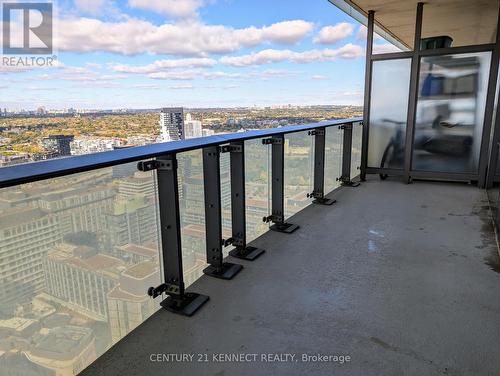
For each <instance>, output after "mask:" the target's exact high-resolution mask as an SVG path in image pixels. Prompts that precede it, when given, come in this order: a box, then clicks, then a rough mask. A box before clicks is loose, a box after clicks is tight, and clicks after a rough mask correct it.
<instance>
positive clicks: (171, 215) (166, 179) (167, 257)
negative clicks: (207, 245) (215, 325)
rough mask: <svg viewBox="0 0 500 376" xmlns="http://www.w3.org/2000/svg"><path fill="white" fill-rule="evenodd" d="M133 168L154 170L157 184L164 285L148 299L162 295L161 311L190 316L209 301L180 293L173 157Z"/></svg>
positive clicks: (177, 195) (154, 289) (180, 273)
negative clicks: (163, 297) (165, 296)
mask: <svg viewBox="0 0 500 376" xmlns="http://www.w3.org/2000/svg"><path fill="white" fill-rule="evenodd" d="M137 167H138V169H139V170H141V171H150V170H153V169H156V176H157V181H158V202H159V214H160V233H161V252H162V261H163V276H164V283H162V284H161V285H159V286H158V287H150V288H149V289H148V295H149V296H151V297H153V298H156V297H157V296H159V295H161V294H163V293H165V294H167V295H169V296H168V297H167V298H166V299H164V300H163V301H162V302H161V303H160V304H161V306H162V307H163V308H165V309H167V310H168V311H171V312H174V313H178V314H181V315H185V316H191V315H193V314H194V313H195V312H196V311H197V310H198V309H199V308H200V307H201V306H202V305H203V304H205V303H206V302H207V301H208V299H209V298H208V296H206V295H201V294H196V293H192V292H186V291H185V290H184V276H183V268H182V246H181V228H180V214H179V188H178V182H177V159H176V157H175V154H170V155H166V156H162V157H158V158H157V159H156V160H151V161H147V162H139V163H138V166H137Z"/></svg>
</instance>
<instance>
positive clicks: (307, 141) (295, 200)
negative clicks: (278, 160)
mask: <svg viewBox="0 0 500 376" xmlns="http://www.w3.org/2000/svg"><path fill="white" fill-rule="evenodd" d="M313 150H314V136H310V135H308V132H307V131H306V132H296V133H289V134H286V135H285V145H284V153H285V159H284V169H285V170H284V175H285V176H284V201H285V205H284V209H285V219H286V218H289V217H291V216H292V215H294V214H295V213H297V212H299V211H301V210H302V209H304V208H305V207H306V206H308V205H309V204H310V203H311V199H310V198H308V197H307V194H308V193H311V192H312V191H313V188H312V184H313V175H312V171H313V164H314V153H313Z"/></svg>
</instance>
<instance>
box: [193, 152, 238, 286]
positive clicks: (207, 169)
mask: <svg viewBox="0 0 500 376" xmlns="http://www.w3.org/2000/svg"><path fill="white" fill-rule="evenodd" d="M203 182H204V187H205V190H204V191H205V232H206V234H205V235H206V243H207V244H206V245H207V263H208V264H209V266H207V267H206V268H205V269H203V273H205V274H207V275H209V276H212V277H216V278H221V279H231V278H233V277H234V276H235V275H236V274H238V273H239V272H240V271H241V269H243V266H241V265H238V264H232V263H229V262H224V260H223V254H222V248H223V247H224V240H223V239H222V219H221V189H220V150H219V146H209V147H206V148H203Z"/></svg>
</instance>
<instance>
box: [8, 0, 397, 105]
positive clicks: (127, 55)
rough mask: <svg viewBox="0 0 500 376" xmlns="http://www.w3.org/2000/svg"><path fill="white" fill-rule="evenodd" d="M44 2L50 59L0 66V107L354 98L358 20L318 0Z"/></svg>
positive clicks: (381, 44)
mask: <svg viewBox="0 0 500 376" xmlns="http://www.w3.org/2000/svg"><path fill="white" fill-rule="evenodd" d="M54 6H55V9H56V15H55V16H54V25H55V31H54V34H55V35H54V46H55V54H56V56H57V61H56V64H55V67H52V68H48V67H45V68H40V67H36V68H28V69H27V68H11V67H6V66H4V65H0V77H1V78H0V92H1V93H2V94H1V96H0V107H1V108H4V107H5V108H8V109H21V108H24V109H35V108H37V107H39V106H45V107H46V108H47V109H63V108H69V107H72V108H87V109H116V108H158V107H167V106H184V107H191V108H193V107H238V106H254V105H255V106H270V105H280V104H292V105H315V104H341V105H345V104H352V105H361V104H362V97H363V83H364V54H365V38H366V29H365V28H364V26H362V25H360V24H359V23H358V22H357V21H355V20H354V19H352V18H350V17H349V16H348V15H346V14H345V13H343V12H342V11H340V10H339V9H337V8H336V7H335V6H334V5H332V4H331V3H329V2H328V0H308V1H306V0H122V1H112V0H60V1H57V2H54ZM13 30H14V31H13V33H14V32H15V29H13ZM376 43H377V45H376V47H375V49H378V50H380V51H386V50H391V46H390V45H388V44H387V42H385V41H383V40H380V39H377V41H376Z"/></svg>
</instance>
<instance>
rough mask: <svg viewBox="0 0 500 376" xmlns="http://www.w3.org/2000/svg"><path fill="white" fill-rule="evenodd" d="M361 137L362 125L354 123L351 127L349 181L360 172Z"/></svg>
mask: <svg viewBox="0 0 500 376" xmlns="http://www.w3.org/2000/svg"><path fill="white" fill-rule="evenodd" d="M362 136H363V123H354V124H353V126H352V149H351V179H354V178H355V177H357V176H358V175H359V172H360V168H361V138H362Z"/></svg>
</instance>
